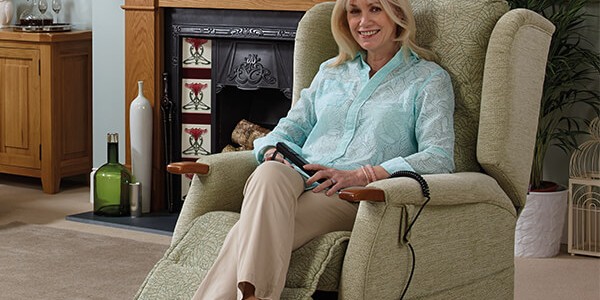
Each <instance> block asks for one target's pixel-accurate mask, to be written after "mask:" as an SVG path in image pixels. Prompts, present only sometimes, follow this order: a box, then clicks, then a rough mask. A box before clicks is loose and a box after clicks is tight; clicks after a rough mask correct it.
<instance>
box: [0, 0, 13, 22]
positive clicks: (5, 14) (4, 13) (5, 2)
mask: <svg viewBox="0 0 600 300" xmlns="http://www.w3.org/2000/svg"><path fill="white" fill-rule="evenodd" d="M13 14H14V6H13V3H12V1H11V0H0V28H2V27H6V26H7V25H9V24H10V21H11V20H12V17H13Z"/></svg>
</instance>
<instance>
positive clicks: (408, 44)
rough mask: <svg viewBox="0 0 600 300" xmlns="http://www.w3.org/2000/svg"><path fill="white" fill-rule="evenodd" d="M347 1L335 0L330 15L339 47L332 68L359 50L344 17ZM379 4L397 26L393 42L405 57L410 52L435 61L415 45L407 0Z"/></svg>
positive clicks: (412, 21) (430, 54)
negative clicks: (400, 47) (396, 34)
mask: <svg viewBox="0 0 600 300" xmlns="http://www.w3.org/2000/svg"><path fill="white" fill-rule="evenodd" d="M349 1H350V0H337V1H336V2H335V6H334V7H333V13H332V15H331V32H332V33H333V38H334V39H335V41H336V43H337V44H338V47H339V54H338V56H337V57H336V60H335V61H334V62H333V66H336V65H339V64H341V63H343V62H345V61H347V60H351V59H353V58H354V57H355V56H356V53H357V52H358V51H360V50H361V47H360V45H359V44H358V43H357V42H356V40H354V37H353V36H352V33H351V32H350V27H349V24H348V19H347V17H346V14H347V7H348V2H349ZM379 2H380V3H381V7H382V8H383V10H384V11H385V13H386V14H387V15H388V16H389V17H390V19H391V20H392V21H393V22H394V23H396V25H397V28H398V30H397V31H398V33H399V34H398V36H396V38H395V39H394V41H396V42H397V43H398V44H399V46H400V45H401V46H402V49H403V51H404V55H405V57H408V55H409V54H410V50H412V51H414V52H415V53H416V54H417V55H418V56H419V57H422V58H424V59H427V60H433V59H435V54H434V53H433V52H432V51H430V50H427V49H425V48H422V47H420V46H419V45H417V42H416V36H417V26H416V23H415V17H414V15H413V12H412V7H411V6H410V3H409V2H408V0H379Z"/></svg>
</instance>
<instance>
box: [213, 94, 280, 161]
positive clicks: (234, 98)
mask: <svg viewBox="0 0 600 300" xmlns="http://www.w3.org/2000/svg"><path fill="white" fill-rule="evenodd" d="M217 99H218V100H219V106H220V107H221V109H222V110H224V111H221V112H220V113H219V114H218V115H217V122H216V125H217V130H216V132H215V133H216V136H217V142H216V151H214V152H220V151H221V150H223V148H224V147H225V146H227V145H229V144H232V143H233V142H232V141H231V133H232V132H233V129H234V128H235V126H236V125H237V124H238V122H239V121H240V120H242V119H245V120H248V121H250V122H252V123H254V124H256V125H259V126H262V127H264V128H267V129H273V128H274V127H275V125H277V122H279V119H280V118H281V117H282V116H285V115H286V114H287V111H288V110H289V109H290V106H291V100H290V99H288V98H287V97H285V95H284V94H283V93H282V92H281V91H279V90H276V89H260V90H253V91H248V90H240V89H238V88H236V87H231V86H227V87H224V88H223V89H222V90H221V92H219V93H218V94H217Z"/></svg>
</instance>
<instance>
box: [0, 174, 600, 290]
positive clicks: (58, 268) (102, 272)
mask: <svg viewBox="0 0 600 300" xmlns="http://www.w3.org/2000/svg"><path fill="white" fill-rule="evenodd" d="M91 208H92V207H91V205H90V203H89V187H88V186H87V180H86V178H85V177H83V178H73V179H68V180H63V183H62V184H61V192H60V193H58V194H54V195H48V194H44V193H42V191H41V185H40V181H39V179H33V178H27V177H20V176H10V175H4V174H0V228H3V227H4V226H3V225H2V224H9V223H14V222H20V223H28V224H39V225H38V226H34V227H36V228H40V227H42V228H44V229H41V230H44V231H43V232H42V233H39V234H38V235H37V236H38V237H37V238H31V237H30V238H27V237H26V236H19V235H17V237H15V238H14V239H15V240H12V239H13V238H12V237H10V238H9V237H7V236H4V235H3V233H2V232H4V231H5V229H0V300H5V299H6V300H13V299H19V300H21V299H44V300H46V299H48V300H53V299H61V300H62V299H69V300H71V299H131V297H132V296H133V295H134V294H135V292H136V291H137V289H138V287H139V286H140V284H141V283H142V281H143V279H144V278H145V276H146V274H148V271H149V270H150V269H151V268H152V266H153V265H154V263H155V262H156V261H158V259H159V258H160V257H161V256H162V253H163V252H164V251H165V250H166V249H167V247H168V244H169V242H170V237H169V236H164V235H157V234H152V233H145V232H139V231H132V230H126V229H120V228H113V227H106V226H98V225H91V224H84V223H79V222H71V221H65V216H67V215H71V214H76V213H81V212H86V211H90V210H91ZM24 228H32V227H29V226H17V228H14V229H11V230H17V229H18V230H23V229H24ZM52 228H54V229H56V231H55V230H52ZM46 229H48V230H50V231H52V232H60V233H62V234H64V235H65V236H66V237H67V238H64V239H63V238H61V239H60V240H59V239H57V238H52V235H53V234H51V233H49V231H47V230H46ZM21 235H23V234H21ZM47 239H50V240H51V241H53V242H52V243H53V244H47V245H46V246H43V248H42V245H44V244H45V243H49V242H47V241H45V240H47ZM32 240H33V241H32ZM68 240H70V241H71V244H70V243H67V242H65V241H68ZM74 241H75V242H76V241H81V243H80V244H81V245H82V246H81V248H80V251H81V252H74V246H71V245H72V243H74ZM7 243H11V244H13V245H16V246H15V247H14V249H20V251H21V252H22V253H24V254H27V255H30V254H31V255H33V254H35V252H36V251H38V252H42V253H41V254H40V255H39V256H38V258H37V260H35V261H34V260H31V261H29V260H25V259H24V258H22V257H19V255H16V254H15V253H13V252H14V251H16V250H14V249H13V250H10V251H8V250H6V247H7ZM21 243H24V245H23V246H21ZM113 243H116V244H117V245H121V246H119V247H122V248H120V249H121V251H119V252H118V253H119V255H118V261H119V262H115V263H114V265H117V267H114V268H111V265H110V264H109V260H110V257H107V258H99V259H96V258H97V257H103V256H94V255H91V254H90V253H95V252H100V253H104V252H106V249H114V248H115V247H110V245H113ZM32 244H33V246H32ZM38 244H39V245H38ZM51 245H53V246H51ZM123 245H127V246H123ZM135 245H137V246H135ZM143 246H148V247H150V248H147V249H145V250H143V251H142V254H141V258H139V259H144V261H143V262H140V263H139V264H138V265H133V266H134V267H131V268H130V269H129V270H127V268H128V267H127V265H125V264H129V265H130V266H131V263H127V261H126V260H124V259H123V258H125V257H135V256H136V255H135V253H138V254H139V252H138V251H140V249H144V248H143ZM11 249H12V248H11ZM36 249H38V250H36ZM40 249H41V250H40ZM44 249H45V250H44ZM102 249H105V250H102ZM152 249H154V250H152ZM109 253H111V252H110V251H109ZM104 254H105V255H106V253H104ZM15 255H16V256H17V257H16V258H14V257H13V256H15ZM39 257H42V258H39ZM112 257H113V258H114V257H115V256H112ZM146 258H147V259H146ZM5 261H9V262H8V263H6V262H5ZM18 264H20V265H18ZM16 265H17V266H16ZM9 266H12V267H10V269H8V268H9ZM15 266H16V267H15ZM111 269H112V271H111ZM107 274H108V275H107ZM94 278H97V279H94ZM564 299H577V300H580V299H581V300H588V299H589V300H600V258H595V257H586V256H570V255H568V254H566V253H565V251H562V252H561V254H560V255H559V256H557V257H552V258H543V259H535V258H517V259H515V300H564Z"/></svg>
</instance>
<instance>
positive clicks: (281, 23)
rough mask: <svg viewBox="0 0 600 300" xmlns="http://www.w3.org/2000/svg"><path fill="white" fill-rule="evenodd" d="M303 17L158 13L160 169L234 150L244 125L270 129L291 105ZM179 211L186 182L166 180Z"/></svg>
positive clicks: (181, 178) (203, 11)
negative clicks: (233, 136)
mask: <svg viewBox="0 0 600 300" xmlns="http://www.w3.org/2000/svg"><path fill="white" fill-rule="evenodd" d="M303 14H304V12H295V11H259V10H220V9H182V8H169V9H165V10H164V54H165V57H164V61H165V74H164V75H163V76H164V78H163V80H164V86H165V89H164V91H163V95H162V101H161V108H162V117H163V118H164V122H163V125H164V126H165V127H164V130H165V131H164V132H165V138H164V147H165V149H164V151H165V160H166V161H165V164H168V163H169V162H173V161H181V160H196V159H197V158H199V157H201V156H202V155H209V154H211V153H217V152H221V150H222V149H223V148H225V146H227V145H229V144H232V141H231V133H232V131H233V129H234V127H235V126H236V124H237V123H238V122H239V121H241V120H242V119H245V120H248V121H250V122H252V123H255V124H257V125H260V126H262V127H265V128H268V129H272V128H273V127H274V126H275V125H276V124H277V122H278V121H279V119H280V118H281V117H283V116H285V114H286V113H287V111H288V110H289V108H290V105H291V91H292V73H293V66H292V62H293V47H294V44H293V42H294V38H295V34H296V27H297V25H298V21H299V20H300V18H301V17H302V15H303ZM166 178H167V180H166V181H167V184H166V191H165V192H166V197H167V203H168V205H167V208H168V210H169V211H170V212H177V211H179V210H180V208H181V205H182V203H183V201H184V199H185V195H186V193H187V188H188V187H189V184H190V180H191V176H179V175H168V174H167V175H166Z"/></svg>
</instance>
